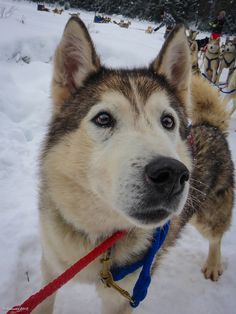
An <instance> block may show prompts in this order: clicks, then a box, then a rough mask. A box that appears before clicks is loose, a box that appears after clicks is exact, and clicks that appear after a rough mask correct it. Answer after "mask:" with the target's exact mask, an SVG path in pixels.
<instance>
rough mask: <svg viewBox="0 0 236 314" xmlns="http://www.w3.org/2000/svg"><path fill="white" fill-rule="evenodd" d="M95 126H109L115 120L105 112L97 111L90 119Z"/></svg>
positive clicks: (111, 125) (112, 124)
mask: <svg viewBox="0 0 236 314" xmlns="http://www.w3.org/2000/svg"><path fill="white" fill-rule="evenodd" d="M92 121H93V122H94V123H95V124H96V125H97V126H99V127H102V128H111V127H113V126H114V123H115V120H114V119H113V117H112V116H111V115H110V114H109V113H107V112H99V113H98V114H97V115H96V116H95V117H94V118H93V120H92Z"/></svg>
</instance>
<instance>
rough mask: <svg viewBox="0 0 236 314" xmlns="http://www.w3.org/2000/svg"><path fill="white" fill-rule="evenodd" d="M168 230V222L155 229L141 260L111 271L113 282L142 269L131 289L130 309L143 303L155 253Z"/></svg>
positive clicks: (149, 281)
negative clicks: (150, 243)
mask: <svg viewBox="0 0 236 314" xmlns="http://www.w3.org/2000/svg"><path fill="white" fill-rule="evenodd" d="M169 228H170V221H168V222H167V223H166V224H165V225H164V226H163V227H162V228H157V229H156V231H155V233H154V236H153V240H152V245H151V247H150V248H149V250H148V252H147V254H146V256H145V257H144V259H143V260H141V261H137V262H135V263H133V264H131V265H125V266H122V267H117V268H113V269H111V273H112V276H113V279H114V280H115V281H119V280H121V279H123V278H124V277H126V276H127V275H129V274H131V273H133V272H134V271H136V270H137V269H138V268H140V267H142V270H141V272H140V274H139V278H138V280H137V281H136V283H135V286H134V288H133V296H132V300H133V302H130V305H131V306H132V307H137V306H138V305H139V303H140V302H141V301H143V300H144V299H145V297H146V295H147V292H148V288H149V285H150V283H151V268H152V263H153V260H154V258H155V256H156V254H157V252H158V251H159V249H160V248H161V246H162V244H163V242H164V241H165V239H166V236H167V234H168V231H169Z"/></svg>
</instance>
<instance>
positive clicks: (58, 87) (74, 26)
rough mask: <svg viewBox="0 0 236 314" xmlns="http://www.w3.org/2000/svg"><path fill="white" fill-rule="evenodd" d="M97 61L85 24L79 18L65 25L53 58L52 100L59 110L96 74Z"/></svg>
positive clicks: (74, 18) (97, 68) (56, 109)
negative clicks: (89, 77) (90, 76)
mask: <svg viewBox="0 0 236 314" xmlns="http://www.w3.org/2000/svg"><path fill="white" fill-rule="evenodd" d="M99 68H100V61H99V58H98V56H97V54H96V51H95V49H94V45H93V42H92V40H91V37H90V35H89V33H88V30H87V28H86V26H85V25H84V23H83V22H82V21H81V20H80V19H79V18H78V17H72V18H70V20H69V21H68V23H67V25H66V27H65V30H64V33H63V36H62V39H61V42H60V44H59V46H58V47H57V49H56V53H55V57H54V73H53V81H52V98H53V102H54V105H55V111H58V110H60V107H61V106H62V104H63V103H65V102H66V101H68V100H69V99H70V98H71V96H72V95H73V93H74V92H75V91H76V89H78V88H79V87H81V86H83V83H84V81H85V80H86V78H87V77H88V76H89V75H91V74H92V73H96V72H97V71H98V70H99Z"/></svg>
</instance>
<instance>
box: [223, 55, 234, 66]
mask: <svg viewBox="0 0 236 314" xmlns="http://www.w3.org/2000/svg"><path fill="white" fill-rule="evenodd" d="M223 60H224V62H225V64H226V65H227V68H229V67H230V66H231V64H232V63H233V62H234V61H235V59H233V60H231V61H230V62H228V61H227V60H225V57H224V56H223Z"/></svg>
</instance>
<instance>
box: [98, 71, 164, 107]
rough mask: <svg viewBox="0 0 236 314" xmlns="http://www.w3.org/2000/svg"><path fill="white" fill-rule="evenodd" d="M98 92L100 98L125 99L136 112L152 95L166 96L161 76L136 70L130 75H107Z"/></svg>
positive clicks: (109, 99) (108, 100) (107, 99)
mask: <svg viewBox="0 0 236 314" xmlns="http://www.w3.org/2000/svg"><path fill="white" fill-rule="evenodd" d="M100 92H101V95H100V96H101V98H102V100H106V101H107V102H113V103H114V102H115V101H117V102H119V101H122V99H125V100H126V103H128V104H129V105H130V106H131V107H132V108H133V109H134V111H136V112H140V111H141V110H142V107H144V106H145V105H146V104H147V103H148V100H149V99H150V98H151V96H153V95H156V94H159V95H166V97H165V98H166V99H167V98H168V97H167V94H168V91H167V89H166V87H165V83H164V79H163V78H160V77H155V78H154V77H150V76H149V75H145V74H143V73H137V72H131V74H130V75H129V73H128V72H126V73H125V72H123V73H122V72H121V73H116V75H112V76H111V77H110V78H109V77H108V78H107V79H105V80H104V81H103V82H102V85H101V89H100ZM113 96H114V97H113ZM115 96H116V97H115ZM119 97H120V98H119ZM163 97H164V96H163Z"/></svg>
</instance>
